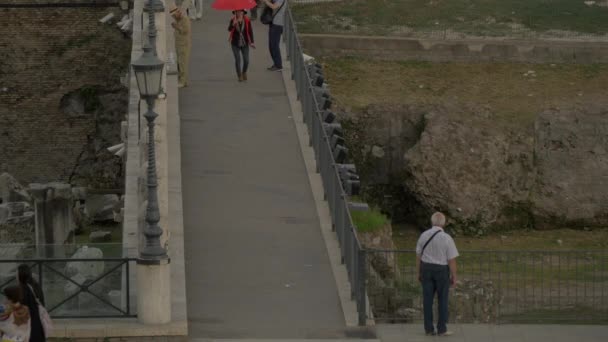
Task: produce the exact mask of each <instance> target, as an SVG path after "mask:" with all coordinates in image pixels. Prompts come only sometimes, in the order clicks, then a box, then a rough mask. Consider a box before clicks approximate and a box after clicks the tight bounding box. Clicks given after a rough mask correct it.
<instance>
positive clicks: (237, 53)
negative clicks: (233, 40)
mask: <svg viewBox="0 0 608 342" xmlns="http://www.w3.org/2000/svg"><path fill="white" fill-rule="evenodd" d="M231 46H232V54H233V55H234V66H235V67H236V74H237V76H241V75H242V74H244V73H246V72H247V68H248V67H249V46H247V45H245V46H243V47H238V46H236V45H234V44H231ZM241 54H242V55H243V66H242V67H241Z"/></svg>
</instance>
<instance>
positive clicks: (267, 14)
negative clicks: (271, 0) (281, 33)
mask: <svg viewBox="0 0 608 342" xmlns="http://www.w3.org/2000/svg"><path fill="white" fill-rule="evenodd" d="M286 2H287V0H284V1H283V3H282V4H281V6H279V9H277V11H276V12H275V13H274V14H273V13H272V8H270V7H268V6H266V7H264V12H262V16H261V17H260V22H261V23H262V24H264V25H270V24H272V20H273V19H274V17H275V16H276V15H277V13H279V11H280V10H281V8H283V6H285V3H286Z"/></svg>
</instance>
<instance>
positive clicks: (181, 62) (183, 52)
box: [169, 6, 192, 88]
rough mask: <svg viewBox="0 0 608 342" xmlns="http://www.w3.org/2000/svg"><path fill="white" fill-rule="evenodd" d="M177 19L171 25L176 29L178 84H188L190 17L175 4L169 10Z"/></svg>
mask: <svg viewBox="0 0 608 342" xmlns="http://www.w3.org/2000/svg"><path fill="white" fill-rule="evenodd" d="M169 13H171V16H172V17H173V19H174V20H175V21H174V22H172V23H171V26H172V27H173V29H174V30H175V52H176V53H177V71H178V73H177V78H178V86H179V87H180V88H181V87H187V86H188V64H189V63H190V50H192V32H191V30H190V19H189V18H188V17H187V16H185V15H184V14H183V13H182V11H181V10H180V9H179V8H177V7H176V6H173V7H172V8H171V10H170V11H169Z"/></svg>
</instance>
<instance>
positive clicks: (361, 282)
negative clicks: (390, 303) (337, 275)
mask: <svg viewBox="0 0 608 342" xmlns="http://www.w3.org/2000/svg"><path fill="white" fill-rule="evenodd" d="M365 253H366V251H365V250H364V249H362V248H361V247H360V246H358V251H357V259H358V262H357V266H358V267H357V281H356V283H355V284H354V285H355V286H356V287H357V292H358V295H357V311H358V313H359V325H360V326H364V325H366V324H367V308H366V303H365V301H366V298H365V297H366V296H365V263H366V260H365V257H366V255H365Z"/></svg>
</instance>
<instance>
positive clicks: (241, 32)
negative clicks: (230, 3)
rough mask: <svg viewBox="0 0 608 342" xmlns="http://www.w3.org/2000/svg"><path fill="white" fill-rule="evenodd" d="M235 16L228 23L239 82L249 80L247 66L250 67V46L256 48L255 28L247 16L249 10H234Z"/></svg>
mask: <svg viewBox="0 0 608 342" xmlns="http://www.w3.org/2000/svg"><path fill="white" fill-rule="evenodd" d="M232 13H233V14H234V16H233V17H232V18H231V19H230V24H228V31H229V32H230V37H229V38H228V40H229V41H230V45H231V46H232V54H233V55H234V64H235V67H236V75H237V77H238V78H239V82H242V81H247V68H248V67H249V46H251V47H252V48H254V49H255V44H254V42H253V28H252V27H251V21H250V20H249V17H247V16H246V14H247V11H245V10H244V9H240V10H236V11H232ZM241 55H242V56H243V64H242V66H241Z"/></svg>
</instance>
